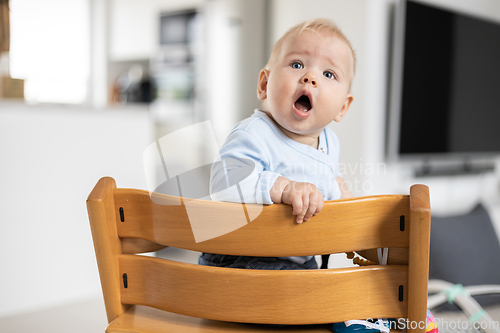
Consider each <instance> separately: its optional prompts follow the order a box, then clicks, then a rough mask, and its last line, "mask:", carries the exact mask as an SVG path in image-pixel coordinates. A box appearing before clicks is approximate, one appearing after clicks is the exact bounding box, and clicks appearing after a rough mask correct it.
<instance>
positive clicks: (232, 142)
mask: <svg viewBox="0 0 500 333" xmlns="http://www.w3.org/2000/svg"><path fill="white" fill-rule="evenodd" d="M279 176H283V177H286V178H288V179H290V180H292V181H300V182H308V183H312V184H314V185H316V187H317V188H318V189H319V190H320V191H321V193H323V197H324V200H336V199H340V196H341V193H340V187H339V185H338V183H337V180H336V178H337V176H341V175H340V173H339V141H338V138H337V136H336V135H335V133H333V131H332V130H330V129H329V128H327V127H325V129H323V131H322V132H321V134H320V136H319V146H318V149H314V148H313V147H311V146H308V145H305V144H302V143H299V142H297V141H294V140H292V139H290V138H289V137H288V136H286V135H285V134H284V133H283V132H282V131H281V130H280V129H279V128H278V126H277V125H276V124H275V123H274V121H273V120H271V119H270V118H269V117H268V116H267V115H266V114H265V113H264V112H263V111H260V110H255V112H254V114H253V115H252V116H251V117H249V118H247V119H245V120H243V121H241V122H240V123H238V124H237V125H236V127H235V128H234V129H233V130H232V131H231V134H229V136H228V138H227V139H226V142H225V143H224V145H223V146H222V148H221V149H220V154H219V156H218V158H217V160H216V161H215V163H214V164H213V166H212V171H211V176H210V191H211V197H212V200H215V201H228V202H239V203H259V204H272V203H273V202H272V200H271V194H270V191H271V188H272V186H273V184H274V182H275V181H276V179H277V178H278V177H279ZM235 185H236V186H235ZM282 258H283V259H287V260H291V261H293V262H296V263H299V264H303V263H304V262H306V261H307V260H309V259H311V258H312V256H303V257H282Z"/></svg>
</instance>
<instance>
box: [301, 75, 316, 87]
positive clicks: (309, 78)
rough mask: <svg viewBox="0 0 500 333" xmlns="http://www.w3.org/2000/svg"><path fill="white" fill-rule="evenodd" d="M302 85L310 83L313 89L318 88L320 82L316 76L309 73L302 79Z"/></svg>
mask: <svg viewBox="0 0 500 333" xmlns="http://www.w3.org/2000/svg"><path fill="white" fill-rule="evenodd" d="M301 81H302V83H310V84H312V85H313V87H316V85H317V84H318V81H317V80H316V76H315V75H314V74H312V73H307V74H306V75H304V76H303V77H302V80H301Z"/></svg>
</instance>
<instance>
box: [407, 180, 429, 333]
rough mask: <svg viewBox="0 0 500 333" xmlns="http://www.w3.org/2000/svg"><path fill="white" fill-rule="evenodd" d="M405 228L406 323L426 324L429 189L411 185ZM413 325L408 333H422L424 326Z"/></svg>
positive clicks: (423, 186)
mask: <svg viewBox="0 0 500 333" xmlns="http://www.w3.org/2000/svg"><path fill="white" fill-rule="evenodd" d="M409 224H410V225H409V229H410V249H409V268H408V283H409V285H410V289H409V291H408V300H409V303H408V320H409V321H410V322H415V323H426V313H427V287H428V280H429V251H430V233H431V208H430V201H429V188H428V187H427V186H425V185H413V186H412V187H411V188H410V223H409ZM414 325H415V326H414V327H416V329H411V327H410V328H408V333H424V332H425V326H424V325H417V324H414Z"/></svg>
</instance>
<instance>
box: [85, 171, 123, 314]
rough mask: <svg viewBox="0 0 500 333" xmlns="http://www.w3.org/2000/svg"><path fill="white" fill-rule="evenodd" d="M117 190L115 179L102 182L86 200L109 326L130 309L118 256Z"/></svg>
mask: <svg viewBox="0 0 500 333" xmlns="http://www.w3.org/2000/svg"><path fill="white" fill-rule="evenodd" d="M115 188H116V183H115V180H114V179H113V178H109V177H105V178H101V179H100V180H99V182H98V183H97V184H96V186H95V187H94V189H93V190H92V192H91V193H90V195H89V196H88V198H87V211H88V215H89V221H90V229H91V231H92V238H93V240H94V249H95V254H96V259H97V266H98V268H99V277H100V279H101V287H102V294H103V297H104V303H105V306H106V314H107V318H108V322H111V321H112V320H113V319H115V318H116V317H117V316H119V315H120V314H122V313H123V312H124V311H125V310H126V309H127V308H128V306H127V305H123V304H122V303H121V300H120V280H119V275H118V274H119V262H118V256H119V255H120V254H121V253H122V249H121V241H120V238H118V233H117V230H116V218H115V216H114V207H115V205H114V195H113V192H114V190H115Z"/></svg>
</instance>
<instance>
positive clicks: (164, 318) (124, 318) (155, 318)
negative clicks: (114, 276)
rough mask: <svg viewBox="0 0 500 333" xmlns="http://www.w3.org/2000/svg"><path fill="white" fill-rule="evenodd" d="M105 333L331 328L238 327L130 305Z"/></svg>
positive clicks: (315, 331) (327, 328)
mask: <svg viewBox="0 0 500 333" xmlns="http://www.w3.org/2000/svg"><path fill="white" fill-rule="evenodd" d="M106 332H107V333H124V332H137V333H170V332H172V333H184V332H190V333H205V332H206V333H208V332H210V333H212V332H250V333H253V332H255V333H262V332H301V333H309V332H310V333H321V332H329V333H331V332H332V331H331V325H329V324H326V325H304V326H286V327H271V326H267V325H258V324H239V323H229V322H223V321H215V320H208V319H202V318H195V317H189V316H183V315H179V314H175V313H171V312H166V311H161V310H158V309H154V308H151V307H147V306H141V305H133V306H131V307H130V308H129V309H128V310H127V311H126V312H125V313H123V314H122V315H120V316H119V317H117V318H116V319H115V320H113V321H112V322H111V324H109V326H108V328H107V329H106Z"/></svg>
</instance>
